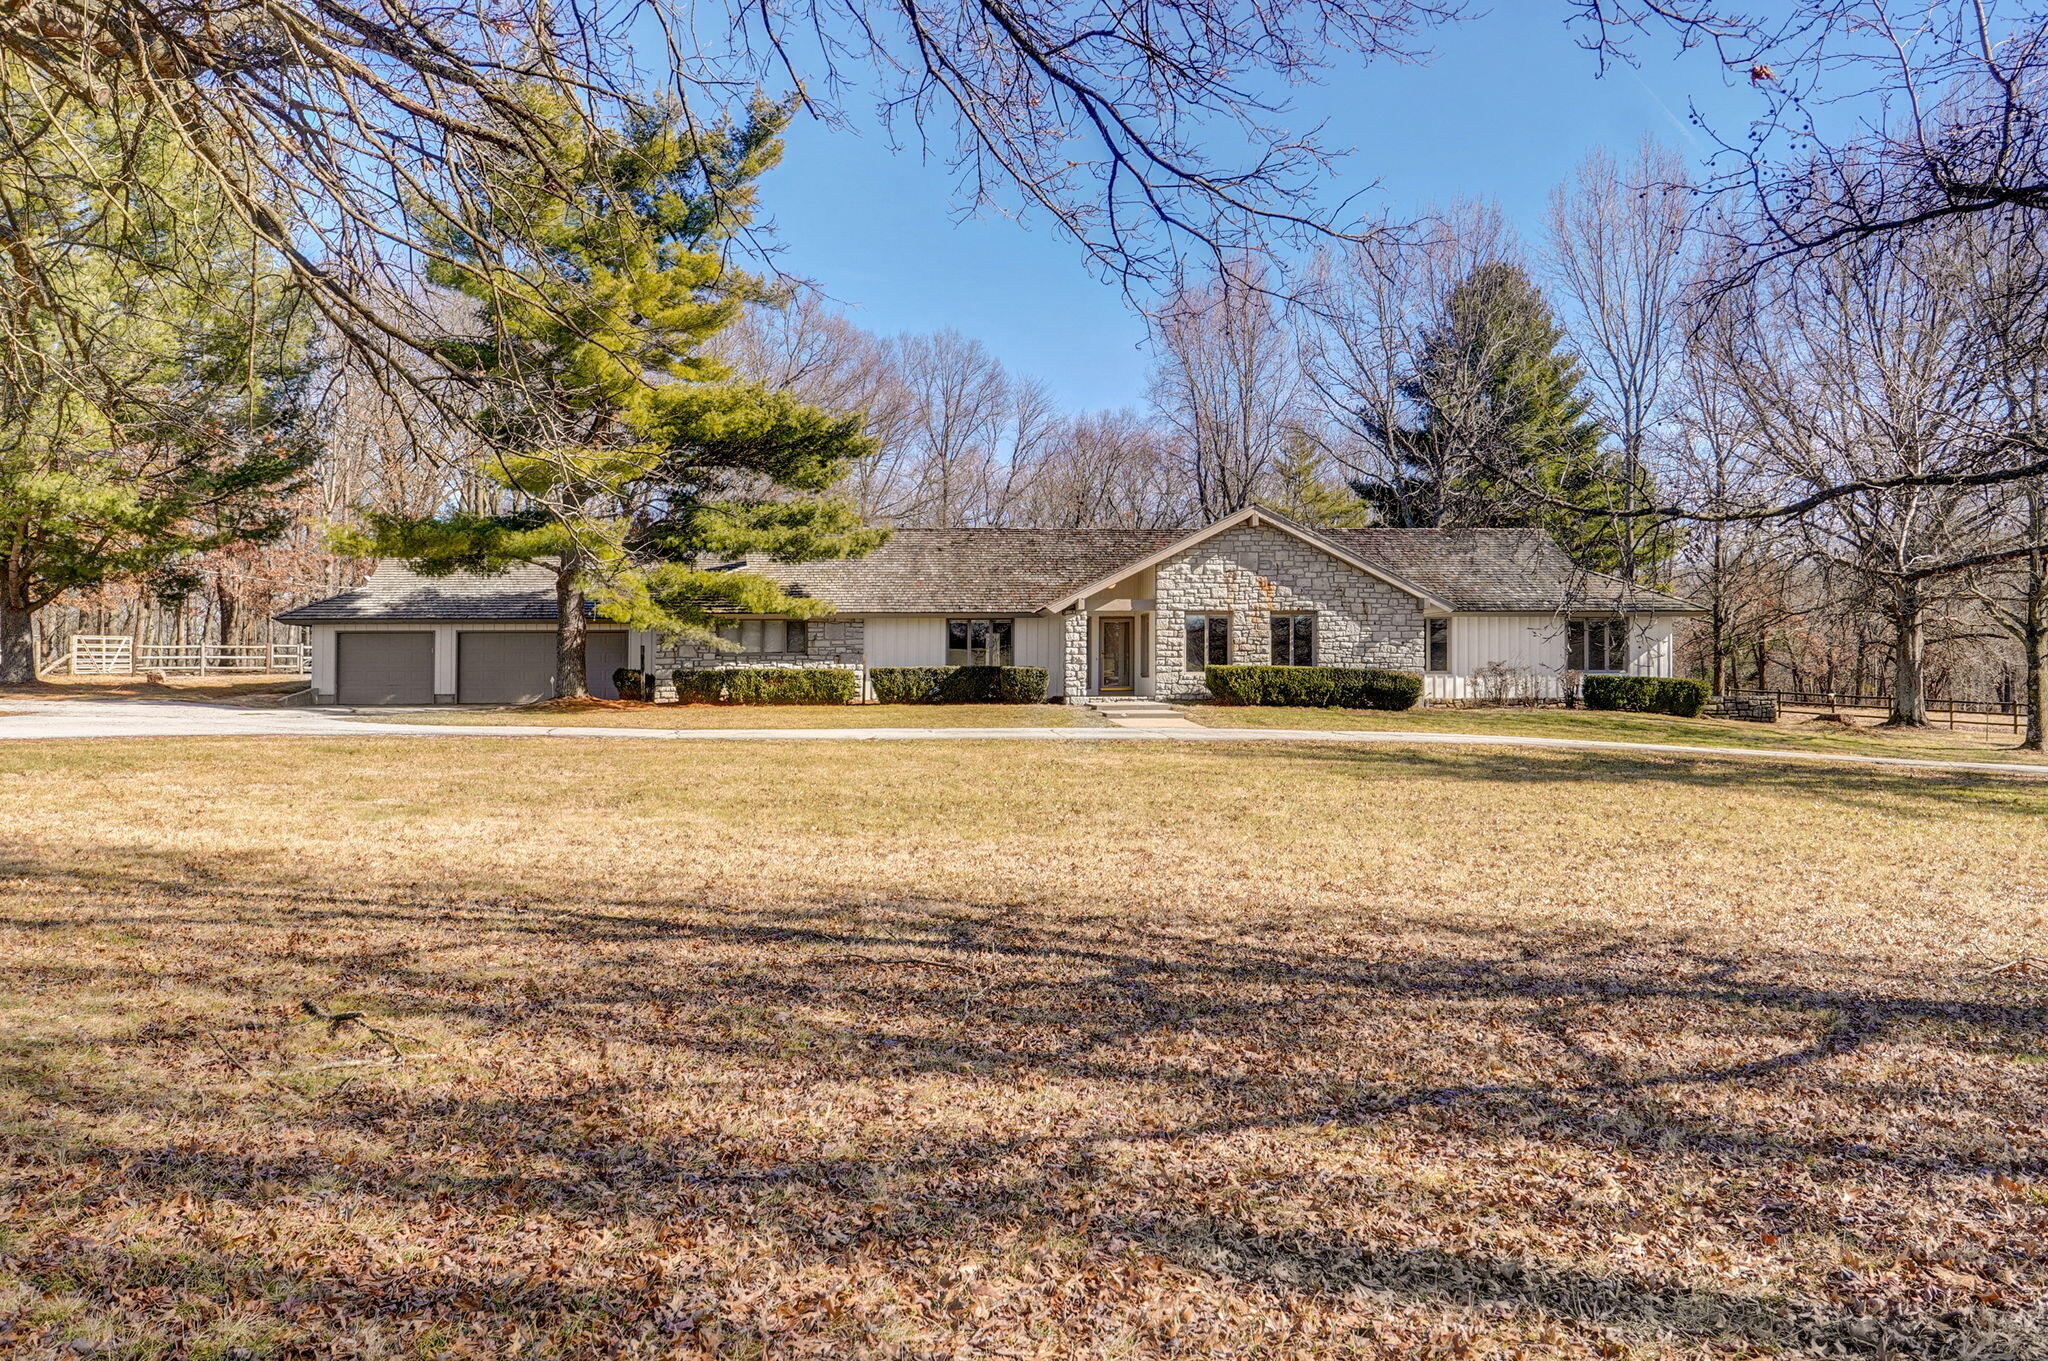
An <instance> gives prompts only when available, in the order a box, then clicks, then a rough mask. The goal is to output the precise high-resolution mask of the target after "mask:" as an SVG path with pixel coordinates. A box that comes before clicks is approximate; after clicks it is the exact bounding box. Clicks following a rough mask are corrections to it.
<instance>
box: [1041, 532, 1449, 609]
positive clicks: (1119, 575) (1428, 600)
mask: <svg viewBox="0 0 2048 1361" xmlns="http://www.w3.org/2000/svg"><path fill="white" fill-rule="evenodd" d="M1262 524H1263V525H1270V526H1271V527H1273V528H1275V529H1278V530H1280V531H1281V532H1282V533H1284V534H1291V535H1292V536H1294V537H1295V538H1297V539H1300V540H1301V541H1302V542H1303V543H1306V544H1308V545H1309V546H1310V547H1312V548H1316V549H1320V550H1321V551H1323V552H1325V553H1328V554H1329V555H1330V556H1331V557H1333V558H1335V559H1337V560H1338V561H1339V562H1342V563H1344V564H1346V565H1347V566H1350V567H1354V568H1356V569H1357V570H1359V571H1361V572H1364V573H1365V574H1366V575H1367V576H1370V577H1376V578H1378V579H1379V580H1381V581H1384V582H1385V583H1386V584H1387V585H1389V586H1392V587H1393V588H1394V589H1396V590H1398V591H1402V592H1405V593H1406V594H1408V595H1412V596H1414V597H1415V598H1416V599H1417V600H1419V601H1421V602H1422V603H1423V605H1424V606H1426V607H1428V608H1431V609H1437V610H1442V611H1444V612H1445V613H1447V614H1448V613H1455V611H1454V610H1453V609H1452V607H1451V605H1450V604H1449V603H1448V602H1446V601H1443V600H1439V599H1438V598H1437V597H1435V596H1433V595H1431V594H1430V593H1429V592H1427V591H1425V590H1423V589H1422V588H1421V587H1420V586H1417V585H1416V584H1415V583H1414V582H1412V581H1409V580H1407V579H1406V578H1404V577H1401V576H1399V575H1397V574H1395V573H1393V572H1390V571H1388V570H1387V569H1386V568H1384V567H1381V566H1378V565H1376V564H1374V563H1370V562H1366V561H1365V560H1363V559H1362V558H1359V557H1357V556H1355V555H1354V554H1352V553H1351V552H1349V551H1348V550H1346V549H1344V548H1343V547H1341V546H1339V545H1337V544H1335V543H1332V542H1331V541H1330V540H1328V539H1326V538H1324V537H1323V536H1322V535H1320V534H1317V533H1316V532H1315V531H1314V530H1312V529H1309V528H1308V527H1307V526H1305V525H1301V524H1297V523H1296V522H1295V521H1293V520H1291V519H1289V518H1288V517H1287V516H1285V515H1282V514H1280V513H1279V512H1278V511H1275V510H1270V509H1268V508H1267V507H1265V506H1261V505H1250V506H1246V507H1245V508H1244V509H1243V510H1240V511H1235V512H1233V513H1232V514H1229V515H1226V516H1224V517H1223V518H1222V519H1220V520H1212V521H1210V522H1209V523H1208V524H1206V525H1203V526H1202V527H1201V528H1200V529H1195V530H1191V531H1189V532H1188V533H1187V534H1185V535H1183V536H1182V537H1181V538H1178V539H1175V540H1174V541H1173V542H1171V543H1169V544H1167V545H1166V546H1165V547H1163V548H1160V549H1158V550H1156V551H1154V552H1152V553H1149V554H1147V555H1145V556H1144V557H1141V558H1138V559H1136V560H1134V561H1132V562H1129V563H1126V564H1124V565H1123V566H1121V567H1118V568H1117V569H1115V570H1114V571H1113V572H1111V573H1110V574H1109V575H1107V576H1102V577H1098V578H1096V579H1095V580H1093V581H1090V582H1088V583H1086V584H1085V585H1082V586H1080V587H1078V588H1076V589H1073V590H1070V591H1068V592H1067V593H1066V594H1065V595H1062V596H1059V597H1058V598H1056V599H1054V600H1053V601H1051V602H1050V603H1048V604H1047V605H1046V606H1045V609H1044V612H1045V613H1047V614H1059V613H1062V612H1063V611H1066V610H1070V609H1072V608H1073V607H1074V606H1075V605H1077V604H1079V603H1080V602H1081V601H1083V600H1086V599H1087V598H1088V597H1089V596H1091V595H1094V594H1095V593H1096V592H1097V591H1102V590H1107V589H1108V588H1109V587H1111V586H1114V585H1116V583H1117V582H1119V581H1122V580H1123V579H1124V578H1125V577H1127V576H1130V575H1131V574H1133V573H1134V572H1142V571H1144V570H1146V569H1147V568H1149V567H1157V566H1158V565H1159V564H1160V563H1162V562H1165V561H1166V560H1167V559H1168V558H1170V557H1172V556H1173V555H1174V554H1176V553H1181V552H1185V551H1186V550H1188V549H1189V548H1192V547H1194V546H1195V545H1196V544H1198V543H1201V542H1202V541H1203V540H1205V539H1211V538H1214V537H1215V536H1216V535H1218V534H1220V533H1222V532H1223V531H1224V530H1227V529H1235V528H1237V527H1238V526H1239V525H1254V526H1256V525H1262Z"/></svg>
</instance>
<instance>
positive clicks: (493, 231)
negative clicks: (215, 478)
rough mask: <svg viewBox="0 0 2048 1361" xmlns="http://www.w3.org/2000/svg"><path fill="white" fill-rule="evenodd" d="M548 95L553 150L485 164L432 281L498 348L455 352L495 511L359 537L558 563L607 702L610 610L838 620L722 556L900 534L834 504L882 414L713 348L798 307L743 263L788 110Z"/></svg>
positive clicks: (656, 622) (839, 546)
mask: <svg viewBox="0 0 2048 1361" xmlns="http://www.w3.org/2000/svg"><path fill="white" fill-rule="evenodd" d="M524 98H525V101H526V104H527V106H528V109H529V112H530V114H531V124H530V126H529V128H528V130H527V131H528V134H529V136H532V135H533V132H534V130H535V129H540V130H544V134H545V135H544V136H543V137H542V138H541V140H542V141H543V142H544V143H545V145H546V151H545V153H544V154H543V155H541V156H539V157H537V158H536V159H535V160H533V161H531V162H518V163H494V164H493V165H491V166H488V167H485V168H483V169H482V170H480V171H479V172H478V173H477V175H476V176H475V177H474V179H473V183H472V194H471V199H472V201H473V202H474V203H475V204H477V205H479V211H478V212H477V213H476V214H475V215H474V216H472V217H469V218H466V219H463V220H460V221H458V220H456V219H454V218H451V217H449V216H446V215H444V214H441V213H439V212H432V211H427V212H422V214H421V221H420V227H421V229H422V231H423V233H424V234H425V235H426V236H427V237H428V239H429V240H430V241H431V242H432V243H433V244H434V246H435V247H436V249H437V251H438V258H437V259H435V260H434V261H433V263H432V264H431V265H430V267H429V275H430V277H431V278H432V280H433V281H434V282H435V283H437V284H439V285H440V286H442V287H444V288H447V289H450V290H453V291H455V292H457V293H460V294H463V295H466V296H468V297H469V298H471V299H474V300H475V302H476V304H477V306H476V309H475V315H476V317H477V318H478V321H479V326H478V328H477V333H476V334H450V335H448V336H446V337H444V338H443V340H442V343H441V345H440V347H439V348H440V350H441V354H442V356H443V358H444V359H445V360H446V361H447V362H448V364H449V366H450V368H451V369H452V370H453V371H455V372H456V373H459V374H464V375H468V376H469V377H470V378H471V379H472V380H473V381H475V382H476V384H477V386H478V390H479V392H480V394H481V397H480V409H479V412H478V425H479V428H480V429H481V430H482V432H483V434H484V436H485V438H486V441H487V444H488V446H489V449H488V452H487V454H486V456H485V458H484V460H483V464H482V466H481V467H480V468H479V469H478V473H479V475H480V478H481V479H482V481H483V483H484V484H485V486H486V487H487V488H488V489H489V492H490V495H489V496H488V498H487V500H488V502H489V507H490V508H489V510H488V511H486V512H484V513H472V512H464V513H449V514H443V515H438V516H433V517H423V518H399V517H390V516H384V517H373V518H372V520H371V521H370V525H369V532H368V533H367V534H356V535H344V536H341V539H340V542H341V543H342V545H343V546H344V547H347V548H350V549H351V550H352V551H356V552H360V553H365V554H368V553H375V554H379V555H385V556H394V557H400V558H404V559H406V560H407V561H408V562H410V563H411V564H412V565H413V566H414V567H415V568H416V569H417V570H420V571H423V572H426V573H429V574H435V573H446V572H453V571H458V570H468V571H481V572H486V573H488V572H497V571H503V570H505V569H506V568H508V567H510V566H511V565H512V564H514V563H530V564H539V565H542V566H545V567H546V568H548V569H549V570H550V571H551V572H553V573H554V575H555V579H556V583H557V587H556V600H557V606H558V623H557V629H558V632H557V648H556V673H555V679H556V693H557V694H558V695H561V696H565V697H570V696H580V695H582V694H584V693H586V690H585V680H584V630H585V605H586V601H588V602H589V603H590V604H591V605H593V606H594V607H595V609H596V610H597V611H598V612H599V613H602V614H603V615H605V616H606V617H608V618H611V619H615V620H618V621H620V622H624V623H627V624H629V625H631V626H633V627H637V628H653V629H660V630H662V631H665V632H671V633H678V634H683V635H687V636H694V637H698V638H701V639H705V640H707V641H712V642H714V644H715V642H716V640H715V635H713V634H712V632H711V628H710V625H711V615H710V607H711V606H713V605H725V606H736V607H738V608H741V609H745V610H748V611H750V612H759V613H777V614H790V615H794V616H797V617H805V616H809V615H814V614H817V613H819V612H821V611H823V610H825V609H827V608H829V607H828V606H827V605H825V604H824V603H823V602H819V601H815V600H810V599H805V598H798V597H791V596H787V595H785V594H783V593H782V591H781V590H780V589H779V588H777V587H776V586H775V585H774V584H773V583H771V582H770V581H768V580H767V579H766V578H765V577H762V576H760V575H758V574H748V573H741V572H735V571H721V570H717V566H718V564H720V563H723V562H726V561H728V560H730V559H731V558H733V557H737V556H740V555H743V554H764V555H767V556H771V557H773V558H776V559H778V560H782V561H792V562H793V561H804V560H808V559H814V558H821V557H836V556H847V555H855V554H859V553H864V552H866V551H868V550H869V549H871V548H873V547H874V546H875V545H876V544H878V543H880V542H881V540H882V537H883V536H882V534H881V533H880V532H879V531H875V530H869V529H866V528H863V527H862V526H861V524H860V522H859V519H858V517H857V516H856V514H855V513H854V512H853V510H852V509H851V508H850V507H848V506H847V505H846V504H845V503H843V502H842V501H839V500H836V499H832V498H830V497H828V496H827V495H825V493H826V492H827V491H828V490H829V489H830V488H831V487H832V486H833V484H834V483H835V482H837V481H838V480H839V478H840V477H841V475H842V474H843V473H844V471H845V470H846V467H847V465H848V464H849V463H850V462H851V461H852V460H854V459H856V458H859V457H862V456H864V455H865V454H867V453H869V452H870V451H871V448H872V445H871V442H870V441H869V440H868V439H867V438H866V437H865V436H863V434H862V433H861V420H860V418H859V417H858V416H833V415H829V414H827V413H825V412H823V411H820V410H818V409H817V408H814V407H810V406H806V405H804V404H802V403H800V402H797V401H795V400H794V399H792V398H791V397H789V396H788V395H787V394H785V393H781V392H774V391H769V390H767V389H765V388H763V387H761V386H760V385H758V384H754V383H745V382H740V381H737V380H736V379H735V378H734V377H733V375H732V373H731V371H730V370H729V369H727V368H726V366H725V365H724V364H723V363H721V362H720V361H719V360H718V359H716V358H715V357H713V356H712V355H710V354H708V353H706V352H705V351H704V349H703V346H704V343H705V342H706V341H707V340H709V339H710V338H711V337H712V336H713V335H715V334H717V332H718V331H720V330H721V329H723V328H724V327H725V326H727V325H728V324H730V323H731V322H732V321H733V320H734V319H735V318H736V317H737V316H738V315H739V313H740V310H741V309H742V308H743V307H746V306H749V305H758V304H766V303H771V302H773V301H774V299H773V296H772V294H771V292H770V290H769V289H767V288H766V287H765V286H764V285H763V284H762V282H761V281H760V280H759V279H757V278H755V277H754V276H752V275H750V274H748V273H746V272H744V271H742V270H739V269H737V268H735V267H734V266H733V265H732V264H731V263H730V261H729V260H728V259H727V258H726V254H725V251H724V249H723V248H724V246H725V245H726V243H728V242H729V240H730V238H731V237H732V236H733V234H734V233H735V232H737V231H739V230H741V229H742V228H743V227H745V226H746V225H747V223H748V222H749V221H751V219H752V216H753V213H754V204H755V181H756V180H757V179H758V177H759V176H760V175H761V174H762V173H763V172H765V171H766V170H768V169H769V168H770V167H772V166H773V165H774V164H775V163H776V161H777V160H778V159H779V158H780V155H781V132H782V129H783V127H784V125H785V123H786V122H787V118H788V114H787V111H786V110H784V109H782V108H780V107H777V106H775V105H771V104H767V103H757V104H756V105H755V106H754V107H753V108H752V109H751V110H750V113H749V116H748V118H747V119H746V120H745V121H744V122H743V123H726V124H721V125H719V126H717V127H714V128H710V129H705V130H699V129H694V128H693V127H692V126H691V125H690V124H689V123H688V121H687V120H686V119H685V118H684V117H683V115H682V114H681V112H680V111H679V110H675V109H653V110H649V111H645V112H643V113H640V114H638V115H635V116H634V117H632V118H630V119H628V120H627V121H626V122H625V123H624V124H623V125H621V126H617V127H605V126H600V125H597V124H594V123H593V122H591V121H590V120H589V119H588V118H587V117H586V115H585V114H584V112H583V111H582V110H580V109H578V108H576V107H575V106H574V105H572V104H570V103H568V102H567V101H566V100H564V99H562V97H561V96H560V94H559V92H556V91H553V90H545V89H542V88H540V87H533V88H531V89H529V90H528V91H527V92H526V93H525V96H524ZM707 560H708V561H709V563H710V565H709V566H700V565H699V564H700V563H704V562H706V561H707Z"/></svg>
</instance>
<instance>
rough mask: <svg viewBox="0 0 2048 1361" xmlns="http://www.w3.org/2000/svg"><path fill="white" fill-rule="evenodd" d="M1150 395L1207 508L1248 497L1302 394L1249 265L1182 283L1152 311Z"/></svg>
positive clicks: (1266, 470) (1274, 315) (1222, 510)
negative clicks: (1186, 285)
mask: <svg viewBox="0 0 2048 1361" xmlns="http://www.w3.org/2000/svg"><path fill="white" fill-rule="evenodd" d="M1152 321H1153V335H1154V343H1155V346H1156V348H1157V351H1158V366H1157V368H1156V369H1155V371H1154V374H1153V380H1152V396H1153V401H1154V404H1155V405H1156V406H1157V407H1158V408H1159V412H1160V415H1161V418H1162V419H1163V420H1164V421H1165V422H1166V425H1167V427H1168V428H1169V429H1170V430H1171V431H1172V432H1173V434H1174V437H1175V442H1176V444H1177V445H1178V451H1179V456H1180V459H1181V462H1182V464H1183V466H1184V468H1185V469H1186V472H1187V476H1188V479H1189V481H1190V482H1191V483H1192V484H1193V488H1194V496H1195V502H1196V504H1197V505H1198V506H1199V507H1200V509H1201V513H1202V514H1203V515H1204V516H1206V517H1208V518H1211V519H1213V518H1215V517H1217V516H1222V515H1228V514H1230V513H1231V512H1233V511H1237V510H1242V509H1243V508H1244V507H1245V506H1247V505H1249V504H1251V502H1252V500H1253V499H1254V498H1255V497H1257V496H1258V495H1259V493H1260V491H1261V490H1262V489H1263V488H1264V487H1265V485H1266V483H1267V481H1268V479H1269V476H1270V474H1271V472H1272V470H1273V469H1274V467H1275V466H1276V465H1277V464H1278V463H1279V461H1280V458H1281V456H1282V455H1283V453H1284V452H1285V449H1286V442H1287V434H1288V431H1289V429H1290V428H1292V427H1293V426H1294V425H1295V424H1297V421H1296V412H1297V407H1298V405H1299V402H1300V396H1301V381H1300V369H1299V366H1298V363H1297V359H1296V355H1295V346H1294V343H1293V340H1292V337H1291V336H1290V335H1289V333H1288V328H1287V326H1286V324H1285V322H1284V321H1283V320H1282V318H1281V317H1280V315H1279V313H1278V310H1277V308H1276V307H1275V305H1274V303H1273V300H1272V298H1271V297H1270V296H1269V295H1268V294H1267V293H1266V291H1265V290H1264V289H1263V288H1261V287H1260V286H1259V281H1258V277H1257V274H1256V271H1250V270H1246V269H1243V268H1239V269H1232V270H1225V271H1223V272H1221V273H1219V274H1218V275H1217V276H1215V278H1214V279H1213V280H1212V281H1211V282H1210V283H1208V284H1206V285H1202V286H1197V287H1189V288H1183V289H1181V290H1180V291H1179V292H1177V293H1176V294H1175V295H1174V296H1173V297H1172V298H1171V299H1170V300H1169V301H1168V302H1167V304H1166V305H1165V306H1164V307H1162V308H1160V309H1159V310H1158V311H1157V312H1156V313H1155V314H1154V315H1153V318H1152Z"/></svg>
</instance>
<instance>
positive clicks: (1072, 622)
mask: <svg viewBox="0 0 2048 1361" xmlns="http://www.w3.org/2000/svg"><path fill="white" fill-rule="evenodd" d="M1060 671H1061V677H1062V679H1063V680H1064V682H1065V684H1066V687H1067V689H1066V698H1067V701H1068V703H1073V702H1075V701H1077V700H1079V699H1081V698H1083V697H1084V696H1086V695H1087V693H1088V613H1087V611H1085V610H1070V611H1068V612H1067V613H1066V614H1063V615H1061V616H1060Z"/></svg>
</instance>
